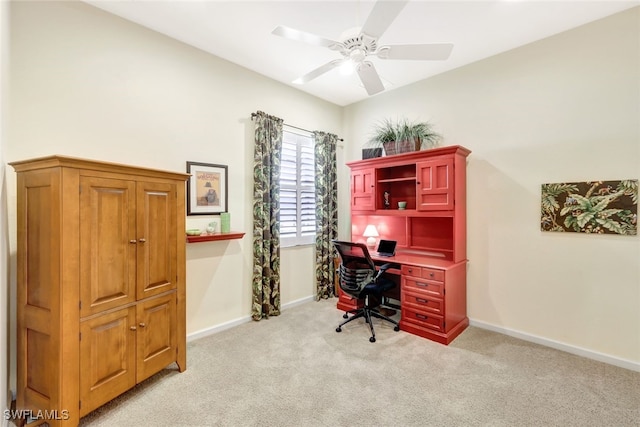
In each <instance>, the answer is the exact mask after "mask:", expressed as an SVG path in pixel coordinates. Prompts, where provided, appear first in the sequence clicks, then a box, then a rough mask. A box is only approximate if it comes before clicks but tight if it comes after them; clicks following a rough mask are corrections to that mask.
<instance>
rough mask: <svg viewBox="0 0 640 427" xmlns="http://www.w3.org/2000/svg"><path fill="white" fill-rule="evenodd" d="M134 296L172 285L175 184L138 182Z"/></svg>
mask: <svg viewBox="0 0 640 427" xmlns="http://www.w3.org/2000/svg"><path fill="white" fill-rule="evenodd" d="M137 198H138V199H137V209H138V210H137V233H138V234H137V239H138V244H137V250H138V285H137V286H138V289H137V297H138V299H139V300H140V299H143V298H147V297H150V296H153V295H158V294H160V293H162V292H166V291H168V290H171V289H175V288H176V280H177V277H176V274H177V273H176V257H177V235H176V227H175V224H176V199H177V194H176V186H175V184H167V183H153V182H138V185H137Z"/></svg>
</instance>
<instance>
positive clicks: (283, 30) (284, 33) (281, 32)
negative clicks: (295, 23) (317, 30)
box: [271, 25, 340, 48]
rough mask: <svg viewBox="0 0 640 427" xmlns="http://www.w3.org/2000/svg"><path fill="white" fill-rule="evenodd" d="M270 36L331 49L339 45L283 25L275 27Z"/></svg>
mask: <svg viewBox="0 0 640 427" xmlns="http://www.w3.org/2000/svg"><path fill="white" fill-rule="evenodd" d="M271 34H275V35H276V36H281V37H284V38H286V39H290V40H295V41H299V42H303V43H307V44H311V45H314V46H323V47H329V48H330V47H333V46H335V45H339V44H340V43H338V42H337V41H334V40H329V39H325V38H324V37H320V36H318V35H315V34H311V33H307V32H305V31H300V30H296V29H293V28H289V27H285V26H284V25H279V26H277V27H276V28H275V29H274V30H273V31H272V32H271Z"/></svg>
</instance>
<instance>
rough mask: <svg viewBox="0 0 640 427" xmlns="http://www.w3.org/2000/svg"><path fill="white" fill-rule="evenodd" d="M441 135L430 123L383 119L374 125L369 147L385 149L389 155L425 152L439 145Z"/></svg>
mask: <svg viewBox="0 0 640 427" xmlns="http://www.w3.org/2000/svg"><path fill="white" fill-rule="evenodd" d="M441 138H442V137H441V135H440V134H438V133H436V132H435V131H434V130H433V125H432V124H431V123H429V122H410V121H408V120H407V119H399V120H396V121H394V120H391V119H388V118H387V119H383V120H380V121H378V122H376V123H375V124H374V127H373V131H372V134H371V138H370V139H369V142H368V143H367V146H369V147H375V148H378V147H384V149H385V152H386V153H387V155H390V154H397V153H402V152H407V151H416V150H423V149H427V148H432V147H435V146H437V145H438V143H439V142H440V140H441Z"/></svg>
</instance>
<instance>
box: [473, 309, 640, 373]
mask: <svg viewBox="0 0 640 427" xmlns="http://www.w3.org/2000/svg"><path fill="white" fill-rule="evenodd" d="M469 325H471V326H475V327H476V328H482V329H487V330H489V331H493V332H497V333H499V334H503V335H508V336H510V337H514V338H519V339H521V340H524V341H529V342H532V343H536V344H540V345H544V346H546V347H551V348H555V349H556V350H561V351H565V352H567V353H571V354H575V355H576V356H581V357H586V358H587V359H592V360H597V361H598V362H604V363H608V364H609V365H614V366H618V367H620V368H625V369H629V370H631V371H636V372H640V363H639V362H634V361H632V360H626V359H620V358H618V357H614V356H610V355H608V354H604V353H598V352H596V351H592V350H587V349H585V348H581V347H576V346H573V345H569V344H565V343H562V342H559V341H554V340H550V339H548V338H543V337H539V336H536V335H531V334H527V333H524V332H520V331H514V330H513V329H508V328H504V327H502V326H496V325H492V324H490V323H485V322H481V321H478V320H472V319H469Z"/></svg>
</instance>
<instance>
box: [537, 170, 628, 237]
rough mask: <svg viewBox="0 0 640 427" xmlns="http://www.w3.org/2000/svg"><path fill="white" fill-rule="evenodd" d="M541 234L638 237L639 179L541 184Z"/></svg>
mask: <svg viewBox="0 0 640 427" xmlns="http://www.w3.org/2000/svg"><path fill="white" fill-rule="evenodd" d="M541 208H542V216H541V220H540V228H541V230H542V231H559V232H566V231H570V232H577V233H595V234H624V235H637V234H638V180H637V179H627V180H621V181H586V182H565V183H555V184H542V204H541Z"/></svg>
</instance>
